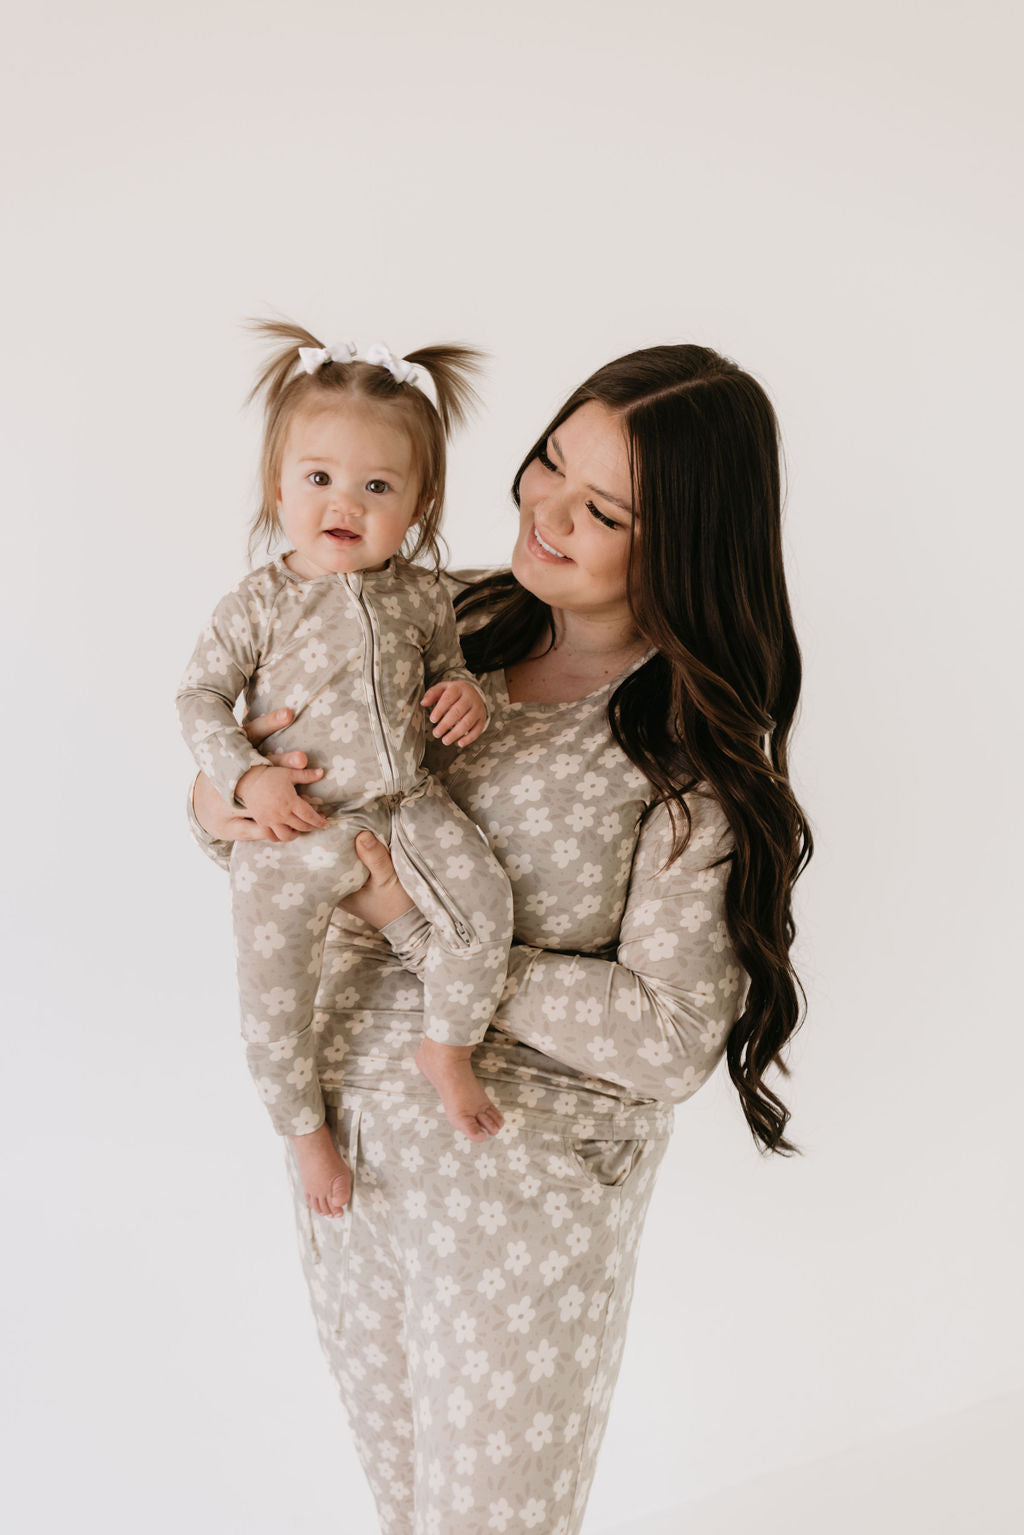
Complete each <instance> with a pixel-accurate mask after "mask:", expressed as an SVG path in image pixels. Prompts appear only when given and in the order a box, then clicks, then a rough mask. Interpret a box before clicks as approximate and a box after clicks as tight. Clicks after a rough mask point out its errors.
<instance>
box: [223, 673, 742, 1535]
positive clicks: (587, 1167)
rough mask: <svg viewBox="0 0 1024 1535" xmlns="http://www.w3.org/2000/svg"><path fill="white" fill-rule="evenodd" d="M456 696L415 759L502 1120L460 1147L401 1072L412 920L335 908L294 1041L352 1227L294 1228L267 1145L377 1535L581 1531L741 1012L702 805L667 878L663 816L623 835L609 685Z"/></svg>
mask: <svg viewBox="0 0 1024 1535" xmlns="http://www.w3.org/2000/svg"><path fill="white" fill-rule="evenodd" d="M479 680H480V684H481V686H482V688H483V689H484V691H485V694H486V696H487V698H488V701H489V704H490V707H491V723H490V726H489V728H488V729H487V731H485V733H484V735H483V736H482V737H481V738H480V740H479V741H477V742H475V743H474V745H473V746H471V747H469V748H466V749H465V750H463V751H462V752H459V753H455V752H453V751H451V750H448V751H445V750H443V749H441V750H437V749H431V750H430V752H429V754H428V762H429V763H430V765H431V766H432V767H433V769H434V771H435V772H436V773H437V775H438V777H439V779H440V780H441V781H442V782H443V783H444V785H445V787H446V788H447V791H448V793H449V794H450V795H451V798H452V799H453V800H454V801H455V803H456V804H457V805H458V806H459V807H460V808H461V810H462V811H463V812H464V813H465V814H467V815H468V816H470V817H471V818H472V819H473V820H475V821H476V822H477V823H478V824H479V825H480V827H481V828H482V830H483V831H484V833H485V835H486V837H487V839H488V842H489V844H490V846H491V848H492V850H493V852H494V855H495V857H496V858H497V860H498V861H499V863H500V864H501V865H502V867H503V869H504V870H505V872H506V874H507V876H508V879H509V881H510V885H511V890H512V898H513V905H514V920H515V941H514V943H513V946H512V950H511V953H510V956H509V965H508V976H507V980H506V983H505V987H504V990H503V994H502V999H501V1002H500V1005H499V1007H498V1010H497V1012H496V1014H495V1017H494V1018H493V1020H492V1022H491V1023H490V1024H489V1026H488V1028H487V1031H486V1034H485V1036H484V1039H483V1041H482V1043H481V1044H480V1045H479V1046H478V1048H477V1050H476V1052H475V1054H474V1065H475V1068H476V1070H477V1073H478V1075H480V1077H481V1078H482V1079H483V1080H484V1082H485V1084H486V1087H487V1090H488V1092H489V1093H490V1095H491V1096H492V1097H493V1098H494V1100H495V1101H496V1102H497V1104H498V1105H499V1107H500V1108H501V1109H502V1112H503V1114H504V1116H505V1126H504V1128H503V1130H502V1131H501V1133H500V1134H499V1135H498V1136H496V1137H493V1138H491V1139H489V1140H488V1141H487V1142H486V1143H484V1144H481V1145H475V1146H474V1145H470V1143H469V1142H467V1141H465V1140H464V1139H463V1138H462V1137H460V1136H457V1135H455V1134H454V1133H453V1132H452V1131H451V1128H450V1127H449V1126H448V1124H447V1121H446V1120H445V1119H444V1116H443V1114H442V1113H441V1111H440V1108H439V1105H438V1104H437V1102H436V1099H435V1096H434V1093H433V1090H432V1089H431V1088H430V1087H429V1085H428V1084H427V1083H426V1082H425V1081H424V1080H423V1078H422V1077H421V1076H420V1075H419V1073H418V1072H417V1070H416V1068H415V1064H414V1061H413V1056H414V1054H415V1050H416V1046H417V1044H418V1042H419V1038H420V1034H421V1028H422V1006H423V987H422V983H421V980H420V978H419V976H418V974H417V972H423V971H424V966H425V960H426V955H427V953H428V951H429V943H430V924H429V922H424V920H423V919H422V917H421V916H420V915H419V914H418V913H417V912H411V913H408V914H407V915H406V916H405V917H402V918H400V919H399V920H398V921H397V922H393V923H391V924H389V926H388V928H387V929H386V935H385V936H381V935H380V934H377V933H374V932H372V931H370V930H369V929H367V928H366V927H364V926H363V925H362V924H360V923H358V922H357V921H355V920H354V919H352V918H350V917H348V916H346V915H345V914H342V913H335V914H334V916H333V917H332V919H331V922H330V924H329V927H328V929H327V932H326V936H325V949H324V967H323V973H322V977H321V982H320V989H319V992H318V995H317V999H316V1011H315V1013H314V1019H313V1030H314V1033H315V1037H316V1061H317V1073H318V1078H319V1083H320V1089H321V1092H322V1095H323V1098H324V1100H325V1102H326V1104H327V1123H328V1124H329V1126H330V1127H331V1129H332V1133H333V1134H334V1135H335V1136H336V1139H337V1142H338V1145H339V1148H340V1149H341V1151H342V1153H343V1154H344V1155H345V1156H346V1157H347V1158H348V1160H349V1162H350V1165H351V1166H352V1169H353V1174H354V1193H353V1197H352V1202H351V1204H350V1206H349V1211H348V1214H347V1215H346V1216H345V1217H344V1218H343V1219H342V1220H329V1219H327V1218H321V1217H318V1216H312V1215H310V1213H309V1211H308V1209H307V1208H306V1205H305V1202H304V1200H303V1198H302V1194H301V1185H300V1184H299V1183H298V1181H297V1178H296V1174H295V1169H294V1165H293V1163H292V1160H291V1149H290V1146H289V1145H288V1143H286V1160H287V1162H288V1167H289V1172H290V1176H291V1177H292V1180H293V1189H294V1192H295V1210H296V1218H297V1221H298V1226H299V1233H300V1244H301V1251H302V1261H303V1267H304V1271H305V1274H306V1279H307V1282H308V1284H309V1288H310V1294H311V1299H312V1302H313V1309H314V1314H315V1316H316V1320H317V1327H318V1330H319V1334H320V1338H321V1342H322V1344H323V1347H324V1350H325V1353H326V1355H327V1358H328V1361H329V1363H330V1367H331V1369H332V1372H333V1374H334V1376H335V1379H336V1381H337V1383H338V1387H339V1390H340V1392H341V1396H342V1400H343V1402H344V1403H345V1407H346V1411H347V1413H348V1416H349V1420H350V1422H351V1425H352V1431H353V1434H354V1436H355V1441H356V1445H357V1448H358V1450H359V1454H360V1457H361V1460H362V1464H363V1466H364V1468H365V1470H366V1474H367V1477H368V1478H369V1481H370V1485H371V1487H372V1488H373V1491H374V1495H375V1498H376V1501H377V1507H378V1512H379V1516H380V1521H381V1529H382V1531H383V1532H384V1535H449V1532H451V1531H455V1530H458V1531H459V1535H494V1532H498V1535H522V1532H524V1531H533V1532H535V1535H578V1531H579V1527H580V1524H581V1522H582V1519H583V1513H584V1507H585V1504H586V1498H587V1493H588V1490H589V1487H590V1482H591V1478H592V1475H593V1470H594V1462H595V1458H596V1454H597V1449H598V1446H599V1444H600V1441H601V1437H602V1434H603V1432H604V1428H605V1423H606V1420H607V1412H608V1407H609V1404H610V1401H611V1394H612V1390H613V1387H614V1383H615V1378H616V1375H617V1371H618V1365H619V1360H620V1358H621V1353H622V1347H623V1340H624V1336H625V1327H626V1318H627V1315H628V1307H629V1300H630V1295H631V1293H632V1285H633V1274H634V1266H635V1262H636V1252H637V1243H638V1240H639V1235H640V1231H641V1228H642V1224H643V1220H644V1216H645V1213H646V1209H647V1204H648V1201H649V1198H650V1194H651V1189H652V1187H653V1180H654V1176H655V1174H656V1170H657V1167H658V1165H659V1163H660V1161H661V1158H662V1156H663V1154H664V1150H665V1146H666V1142H667V1137H668V1136H669V1134H670V1133H671V1129H672V1121H673V1111H674V1110H673V1106H674V1105H675V1104H677V1103H682V1102H683V1101H684V1100H685V1099H687V1098H688V1097H690V1096H691V1095H692V1094H693V1093H694V1092H696V1091H697V1090H698V1088H699V1087H700V1086H701V1085H702V1084H703V1083H704V1082H706V1081H707V1080H708V1078H709V1076H710V1074H711V1073H712V1071H713V1070H714V1069H715V1067H716V1066H717V1064H718V1062H719V1061H720V1059H721V1057H722V1054H723V1051H724V1047H725V1040H726V1037H727V1035H728V1031H729V1028H730V1026H731V1024H732V1022H733V1021H734V1020H735V1018H736V1017H737V1016H738V1015H739V1013H740V1011H741V1009H742V1006H743V1002H744V998H745V992H746V984H747V982H746V977H745V976H744V974H743V973H742V971H741V969H740V966H739V964H738V961H737V959H736V955H735V953H734V951H733V949H732V946H731V943H730V941H729V936H728V931H727V928H726V923H725V880H726V877H727V875H728V868H729V865H728V863H726V864H724V865H720V866H717V867H716V864H717V860H719V859H720V858H721V857H722V856H723V855H728V853H729V851H730V848H731V846H732V842H731V834H730V831H729V827H728V823H727V821H726V818H725V816H724V814H723V812H722V809H721V806H720V805H719V803H718V801H717V800H716V799H715V798H714V796H713V795H711V794H710V793H708V792H704V790H703V788H702V787H699V788H698V789H697V790H696V791H694V792H693V793H692V794H690V795H689V796H688V805H689V808H690V812H691V816H692V820H693V831H692V834H691V837H690V841H689V844H688V846H687V849H686V851H685V853H684V854H683V855H682V857H680V858H678V859H677V860H676V861H675V862H674V863H672V864H668V862H667V860H668V856H669V852H670V849H671V843H672V825H671V821H670V818H669V814H668V812H667V811H666V810H664V808H658V809H656V810H654V811H653V812H652V813H650V814H648V815H647V816H646V817H645V818H643V819H642V817H643V812H644V811H645V809H646V807H647V805H648V803H649V796H650V793H651V790H650V786H649V784H647V782H646V780H645V779H643V777H642V775H641V774H639V773H638V771H637V770H636V769H635V768H634V767H633V766H632V764H631V763H629V761H628V760H627V759H626V758H625V757H624V755H623V754H622V752H621V751H620V750H619V748H618V747H617V745H616V744H615V742H614V740H613V738H612V736H611V733H610V730H609V726H608V720H607V706H608V699H609V696H610V694H611V692H612V690H613V688H614V686H615V683H610V684H609V685H608V686H607V687H605V688H602V689H600V690H598V691H597V692H595V693H594V694H592V695H590V697H588V698H585V699H580V700H578V701H576V702H574V703H568V704H513V703H510V702H509V699H508V694H507V690H506V688H505V684H504V678H503V676H502V675H501V674H500V673H499V674H492V675H490V676H486V677H483V678H480V679H479ZM274 702H276V700H274ZM296 744H297V745H302V744H303V743H302V742H301V741H297V742H296ZM638 823H640V824H639V828H638ZM193 825H194V823H193ZM194 830H195V831H196V835H197V837H198V839H199V840H200V841H201V842H203V843H204V845H205V847H206V850H207V852H208V853H209V854H210V856H211V857H213V858H214V859H215V860H216V861H217V862H219V863H221V864H226V863H227V861H228V857H229V852H230V850H229V849H228V848H227V847H226V846H224V845H221V844H217V843H215V842H212V841H211V839H209V838H208V837H205V836H204V835H203V834H202V832H201V831H199V830H198V829H197V828H195V825H194ZM386 940H390V942H388V941H386Z"/></svg>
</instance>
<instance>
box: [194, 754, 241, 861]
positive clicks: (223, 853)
mask: <svg viewBox="0 0 1024 1535" xmlns="http://www.w3.org/2000/svg"><path fill="white" fill-rule="evenodd" d="M198 781H199V775H198V773H197V774H196V776H195V778H193V780H192V782H191V784H190V785H189V789H188V794H187V795H186V796H185V817H186V820H187V822H188V829H189V831H190V832H191V833H192V837H193V840H194V841H196V842H198V843H199V846H200V847H201V848H202V850H203V852H204V853H205V854H206V855H207V857H208V858H212V860H213V862H214V863H216V864H219V865H220V867H221V868H222V869H226V868H227V867H228V864H229V863H230V861H231V843H230V842H221V841H220V840H219V839H218V838H217V837H211V835H210V833H209V832H208V831H207V830H206V828H205V826H201V825H200V823H199V817H198V816H197V815H196V807H195V804H194V803H193V796H194V794H195V790H196V784H197V783H198Z"/></svg>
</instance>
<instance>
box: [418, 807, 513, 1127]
mask: <svg viewBox="0 0 1024 1535" xmlns="http://www.w3.org/2000/svg"><path fill="white" fill-rule="evenodd" d="M391 853H392V857H393V859H394V863H395V868H396V869H397V870H398V874H399V877H400V879H401V880H402V883H403V885H405V888H406V889H407V890H408V892H409V894H410V895H411V896H412V898H413V900H414V901H415V902H416V904H417V906H419V908H420V910H421V911H422V912H423V913H424V915H425V916H427V917H429V918H430V921H431V923H432V924H433V937H432V939H431V944H430V948H429V950H428V953H427V959H426V969H425V974H424V1026H425V1031H426V1037H425V1038H424V1040H423V1043H422V1044H421V1045H420V1048H419V1050H418V1051H417V1054H416V1065H417V1066H418V1067H419V1069H420V1071H421V1072H422V1073H423V1075H424V1076H425V1077H426V1078H427V1080H428V1081H429V1082H430V1083H431V1084H432V1085H433V1086H434V1087H435V1088H436V1089H437V1092H438V1094H439V1096H440V1098H441V1102H442V1104H443V1105H444V1110H445V1113H446V1115H447V1117H448V1121H449V1123H450V1124H451V1125H452V1126H453V1128H454V1129H456V1130H459V1131H461V1132H462V1134H463V1135H466V1136H468V1138H469V1139H470V1140H472V1141H481V1140H484V1139H486V1137H487V1136H488V1135H496V1134H497V1132H498V1131H499V1130H500V1129H501V1126H502V1124H503V1120H502V1117H501V1114H500V1113H499V1111H498V1109H497V1108H496V1107H495V1106H494V1104H493V1103H492V1102H491V1100H490V1098H489V1097H488V1096H487V1094H486V1092H485V1091H484V1089H483V1087H482V1086H481V1084H480V1082H479V1081H478V1079H477V1076H476V1073H475V1072H474V1071H473V1066H472V1054H473V1047H474V1045H476V1044H477V1043H479V1041H480V1040H481V1039H483V1037H484V1034H485V1033H486V1032H487V1025H488V1024H489V1022H490V1020H491V1018H492V1017H493V1015H494V1011H495V1008H496V1007H497V1005H498V1002H499V1001H500V999H501V992H502V987H503V985H504V981H505V973H506V967H507V963H508V950H509V945H510V943H511V939H512V895H511V890H510V887H509V883H508V880H507V878H506V876H505V874H504V872H503V870H502V868H501V866H500V864H499V863H498V862H497V860H496V859H495V857H494V855H493V854H492V853H491V851H490V849H489V847H488V846H487V843H486V841H485V840H484V838H483V836H482V835H481V833H480V831H479V829H478V828H477V827H476V826H475V825H474V824H473V822H472V821H470V820H469V818H468V817H467V816H465V815H463V813H462V811H461V810H459V808H458V807H457V806H456V805H455V804H454V803H453V802H452V800H450V799H449V797H448V795H447V794H446V793H445V792H444V790H443V789H442V788H441V787H440V785H439V784H438V783H437V782H436V781H435V780H433V779H431V780H430V781H429V783H428V785H427V787H426V789H425V790H424V791H423V792H422V793H419V794H417V795H415V796H413V797H411V798H407V799H405V800H403V801H402V802H401V804H400V805H399V806H398V808H397V810H396V812H395V817H394V823H393V827H392V837H391Z"/></svg>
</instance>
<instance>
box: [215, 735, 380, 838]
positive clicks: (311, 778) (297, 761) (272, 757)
mask: <svg viewBox="0 0 1024 1535" xmlns="http://www.w3.org/2000/svg"><path fill="white" fill-rule="evenodd" d="M294 718H295V711H294V710H293V709H278V710H276V711H275V712H274V713H273V714H258V715H257V716H256V717H255V719H251V720H248V721H247V722H246V723H245V724H244V725H243V727H242V728H243V730H244V731H245V733H246V735H247V736H248V737H249V740H250V741H251V742H252V744H253V745H254V746H258V745H259V743H260V742H261V741H264V740H266V738H267V736H269V735H272V734H273V733H274V731H275V730H281V729H282V728H283V727H284V726H285V725H289V724H291V722H292V720H293V719H294ZM308 760H309V759H308V758H307V756H306V753H305V752H269V753H268V754H267V761H268V762H269V763H272V764H273V765H274V767H285V768H291V769H293V770H294V771H293V772H292V782H293V783H295V784H303V783H315V782H316V780H317V779H318V778H322V777H323V769H322V768H310V767H307V766H306V763H307V761H308ZM192 808H193V810H194V811H195V813H196V820H197V821H198V822H199V824H200V826H201V827H202V828H203V830H204V831H205V832H206V833H207V834H208V835H209V836H211V837H216V838H217V840H218V841H219V842H291V841H293V840H294V839H295V838H296V837H301V836H302V835H303V834H302V832H299V831H289V830H288V828H287V827H279V828H278V831H277V832H276V833H275V831H274V830H273V828H272V827H270V826H261V825H260V823H259V822H258V821H254V820H253V819H252V817H251V816H247V815H244V814H243V813H242V812H241V811H240V810H239V809H238V807H237V805H229V804H227V803H226V802H225V801H224V800H222V799H221V797H220V795H219V794H218V793H217V790H216V789H215V788H214V787H213V784H212V783H211V782H210V780H209V779H208V778H207V776H206V774H205V773H200V774H199V777H198V778H197V779H196V781H195V784H194V785H193V788H192ZM326 825H327V821H326V818H325V817H324V816H322V815H320V814H319V813H317V814H316V817H315V820H314V821H313V823H312V825H311V826H310V827H309V830H310V831H313V830H314V829H315V827H318V826H326ZM390 861H391V860H390V859H389V860H388V862H389V863H390Z"/></svg>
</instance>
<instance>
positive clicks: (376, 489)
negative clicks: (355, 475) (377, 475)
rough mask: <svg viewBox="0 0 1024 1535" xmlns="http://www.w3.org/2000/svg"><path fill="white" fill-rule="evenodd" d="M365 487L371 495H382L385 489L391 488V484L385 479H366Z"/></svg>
mask: <svg viewBox="0 0 1024 1535" xmlns="http://www.w3.org/2000/svg"><path fill="white" fill-rule="evenodd" d="M366 488H367V490H368V491H370V492H371V493H372V494H373V495H375V496H382V495H383V494H384V492H385V491H386V490H390V489H391V486H390V485H389V484H388V482H387V480H367V482H366Z"/></svg>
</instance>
